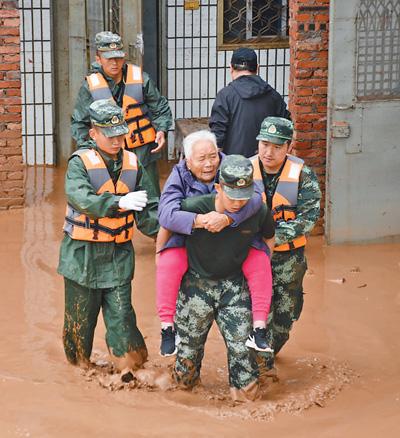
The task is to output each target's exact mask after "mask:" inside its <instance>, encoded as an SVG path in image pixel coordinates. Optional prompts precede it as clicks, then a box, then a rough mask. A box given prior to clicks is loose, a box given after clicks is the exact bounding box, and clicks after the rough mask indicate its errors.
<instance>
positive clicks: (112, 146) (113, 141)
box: [89, 128, 125, 158]
mask: <svg viewBox="0 0 400 438" xmlns="http://www.w3.org/2000/svg"><path fill="white" fill-rule="evenodd" d="M89 135H90V137H91V138H92V139H93V140H94V141H95V142H96V144H97V146H98V147H99V149H101V150H102V151H103V152H105V153H106V154H108V155H110V156H111V157H113V158H116V157H117V154H118V152H119V151H120V150H121V148H122V147H123V145H124V139H125V135H117V136H116V137H107V136H105V135H104V134H103V131H102V130H101V129H99V128H91V129H90V130H89Z"/></svg>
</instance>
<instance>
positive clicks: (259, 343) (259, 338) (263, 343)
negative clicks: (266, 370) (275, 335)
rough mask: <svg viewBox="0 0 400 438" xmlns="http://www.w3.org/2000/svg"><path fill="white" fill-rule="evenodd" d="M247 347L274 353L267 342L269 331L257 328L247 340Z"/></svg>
mask: <svg viewBox="0 0 400 438" xmlns="http://www.w3.org/2000/svg"><path fill="white" fill-rule="evenodd" d="M246 347H249V348H254V350H257V351H267V352H269V353H273V352H274V350H273V349H272V348H271V347H270V345H268V342H267V329H265V328H260V327H258V328H256V329H254V330H253V331H252V332H251V333H250V334H249V337H248V338H247V341H246Z"/></svg>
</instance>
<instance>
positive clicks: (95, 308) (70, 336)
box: [63, 278, 146, 364]
mask: <svg viewBox="0 0 400 438" xmlns="http://www.w3.org/2000/svg"><path fill="white" fill-rule="evenodd" d="M64 282H65V313H64V332H63V341H64V351H65V354H66V356H67V359H68V361H69V362H71V363H73V364H78V363H81V362H88V361H89V359H90V354H91V352H92V346H93V337H94V330H95V328H96V324H97V317H98V315H99V312H100V309H102V311H103V318H104V323H105V326H106V330H107V331H106V342H107V346H108V348H109V350H110V352H111V353H112V354H113V355H114V356H117V357H121V356H123V355H124V354H125V353H128V352H132V351H136V350H142V349H145V348H146V347H145V343H144V339H143V336H142V334H141V333H140V331H139V329H138V328H137V326H136V315H135V312H134V310H133V308H132V304H131V284H130V283H129V284H125V285H123V286H118V287H115V288H110V289H89V288H87V287H84V286H81V285H79V284H78V283H75V282H74V281H71V280H68V279H67V278H64Z"/></svg>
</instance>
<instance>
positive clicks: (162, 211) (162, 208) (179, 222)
mask: <svg viewBox="0 0 400 438" xmlns="http://www.w3.org/2000/svg"><path fill="white" fill-rule="evenodd" d="M223 157H224V155H223V154H220V158H221V161H222V159H223ZM218 179H219V171H217V175H216V178H215V181H212V182H211V183H210V184H205V183H202V182H200V181H198V180H197V179H196V178H195V177H194V176H193V174H192V173H191V172H190V170H189V169H188V168H187V166H186V161H185V160H181V161H180V162H179V163H178V164H176V165H175V166H174V167H173V169H172V172H171V174H170V176H169V177H168V179H167V181H166V183H165V185H164V189H163V192H162V193H161V197H160V203H159V205H158V221H159V223H160V225H161V226H162V227H164V228H166V229H168V230H170V231H173V232H174V233H178V234H174V235H173V236H172V237H171V238H170V239H169V241H168V242H167V244H166V246H165V248H171V247H181V246H184V245H185V239H184V235H185V234H186V235H190V234H191V233H192V226H193V222H194V220H195V217H196V213H192V212H189V211H182V210H181V203H182V201H183V200H184V199H186V198H188V197H191V196H199V195H207V194H209V193H213V192H215V188H214V183H215V182H218ZM255 188H256V191H255V194H254V195H253V197H252V198H251V199H250V201H249V202H248V203H247V204H246V205H245V206H244V207H243V208H242V209H241V210H240V211H239V212H237V213H228V212H225V213H226V214H227V215H228V216H229V217H230V218H232V220H233V223H232V224H231V227H235V226H237V225H238V224H240V223H242V222H243V221H245V220H246V219H248V218H249V217H251V216H253V215H254V214H255V213H256V212H257V211H258V210H259V209H260V207H261V204H262V198H261V193H260V191H259V190H260V189H259V187H258V186H257V185H255ZM254 246H256V247H260V245H259V244H256V245H254ZM261 248H265V245H261Z"/></svg>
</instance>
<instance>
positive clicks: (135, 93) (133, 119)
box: [86, 64, 156, 149]
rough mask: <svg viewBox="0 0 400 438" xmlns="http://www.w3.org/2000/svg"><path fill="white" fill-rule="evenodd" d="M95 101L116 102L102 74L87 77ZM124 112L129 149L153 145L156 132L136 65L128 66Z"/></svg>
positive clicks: (140, 72)
mask: <svg viewBox="0 0 400 438" xmlns="http://www.w3.org/2000/svg"><path fill="white" fill-rule="evenodd" d="M86 80H87V82H88V85H89V90H90V93H91V95H92V98H93V100H99V99H110V100H114V99H113V97H112V94H111V90H110V88H109V86H108V84H107V81H106V80H105V78H104V76H103V75H102V74H101V73H92V74H91V75H89V76H87V77H86ZM122 110H123V112H124V117H125V121H126V123H127V124H128V128H129V132H128V134H126V136H125V140H126V145H127V148H128V149H132V148H136V147H139V146H143V145H145V144H147V143H153V142H154V140H155V139H156V131H155V129H154V128H153V125H152V124H151V120H150V117H149V116H148V108H147V105H146V104H145V103H144V98H143V75H142V69H141V68H140V67H138V66H136V65H132V64H127V72H126V80H125V91H124V97H123V99H122Z"/></svg>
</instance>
